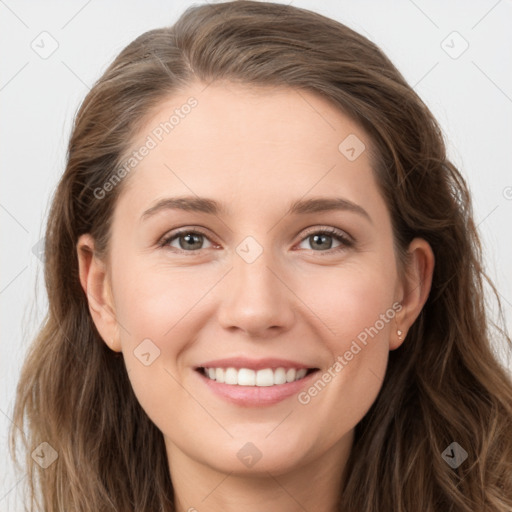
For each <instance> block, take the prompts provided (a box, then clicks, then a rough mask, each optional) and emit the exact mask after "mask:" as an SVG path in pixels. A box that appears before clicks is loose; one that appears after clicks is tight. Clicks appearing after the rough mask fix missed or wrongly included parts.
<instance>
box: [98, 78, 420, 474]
mask: <svg viewBox="0 0 512 512" xmlns="http://www.w3.org/2000/svg"><path fill="white" fill-rule="evenodd" d="M203 89H204V85H195V86H192V87H190V89H189V90H187V91H186V92H184V93H183V94H176V95H175V96H173V97H172V98H171V99H169V100H168V101H166V102H165V103H162V104H161V105H160V108H159V109H157V111H156V112H157V113H156V115H154V117H152V118H151V120H150V121H149V122H148V123H147V125H146V126H145V128H144V129H142V130H141V131H140V132H139V135H138V137H137V139H136V140H135V141H134V143H133V151H136V152H137V155H133V153H132V156H133V158H136V160H137V165H136V166H135V167H134V168H133V170H131V171H130V173H129V176H127V177H126V178H124V179H125V180H126V183H123V184H122V186H123V187H124V188H123V191H122V194H121V195H120V197H119V200H118V202H117V205H116V209H115V212H114V217H113V223H112V236H111V240H110V246H109V256H108V263H107V266H106V274H105V277H106V279H105V281H104V285H105V286H104V288H103V290H104V291H105V290H108V293H107V291H105V293H99V295H102V296H103V297H105V304H104V306H103V309H104V310H105V311H106V310H107V309H108V310H110V308H111V310H112V312H113V314H114V315H115V318H116V319H117V324H114V322H112V321H111V317H109V315H106V314H104V312H103V313H102V311H101V308H99V309H98V310H97V311H96V312H95V313H94V318H95V321H96V324H97V326H98V328H99V330H100V333H102V336H103V338H104V339H105V340H106V341H107V342H108V343H109V344H110V346H111V347H112V348H114V349H115V350H121V351H122V353H123V356H124V360H125V363H126V367H127V370H128V374H129V378H130V381H131V383H132V386H133V389H134V391H135V394H136V396H137V398H138V400H139V401H140V404H141V406H142V407H143V408H144V410H145V411H146V413H147V414H148V416H149V417H150V418H151V420H152V421H153V422H154V423H155V424H156V425H157V427H158V428H159V429H160V430H161V431H162V433H163V435H164V438H165V442H166V447H167V452H168V455H169V459H170V460H171V464H172V461H173V460H183V459H184V458H186V459H188V460H193V461H194V463H197V464H201V465H203V466H208V467H210V468H214V469H218V470H222V471H226V472H266V471H270V472H272V474H279V473H280V472H285V471H287V470H289V469H290V468H294V467H295V468H297V467H300V466H303V465H305V464H308V463H313V462H314V461H315V460H319V459H322V460H323V461H324V463H325V464H326V467H329V466H330V465H332V464H334V465H335V462H334V461H336V460H339V458H340V456H342V454H343V453H345V454H346V453H348V452H347V450H349V449H350V446H351V443H352V440H353V438H352V436H353V429H354V427H355V425H356V424H357V423H358V422H359V421H360V420H361V419H362V418H363V416H364V415H365V413H366V412H367V411H368V409H369V408H370V406H371V405H372V403H373V402H374V400H375V399H376V397H377V394H378V393H379V390H380V388H381V385H382V381H383V378H384V374H385V370H386V365H387V361H388V353H389V350H390V349H394V348H396V347H397V346H398V345H399V344H400V343H401V341H400V340H399V338H398V335H397V330H398V329H401V330H402V331H403V336H405V332H406V330H407V328H408V327H409V326H410V324H411V323H412V321H413V318H412V317H411V315H413V316H414V315H415V314H417V313H418V312H419V308H420V306H418V305H417V306H414V305H412V306H411V305H408V304H409V303H408V302H407V301H410V300H412V299H411V297H413V296H416V295H415V294H414V293H413V294H412V295H411V294H408V293H407V290H408V288H407V285H406V284H404V283H403V282H402V281H401V280H400V279H399V277H398V268H397V260H396V258H395V253H394V249H393V236H392V228H391V220H390V215H389V212H388V210H387V208H386V205H385V203H384V200H383V198H382V196H381V194H380V192H379V190H378V188H377V184H376V181H375V178H374V175H373V173H372V168H371V162H370V155H369V145H370V141H369V139H368V137H367V134H366V133H365V132H364V131H362V129H361V128H360V127H359V126H358V125H356V124H355V123H354V122H352V121H351V120H350V119H349V118H348V117H346V116H345V115H343V114H342V113H341V112H340V111H339V110H338V109H336V108H334V107H333V106H331V105H330V104H329V103H328V102H327V101H325V100H324V99H322V98H320V97H318V96H316V95H313V94H310V93H307V92H303V91H300V92H299V91H295V90H285V89H283V90H279V91H276V90H270V89H254V88H249V87H242V86H240V85H235V84H230V83H224V84H219V83H217V84H212V85H210V86H208V87H207V88H205V89H204V90H203ZM190 97H194V98H195V101H189V103H188V105H192V106H191V107H190V108H186V107H185V108H183V106H184V105H186V104H187V100H188V99H189V98H190ZM176 109H177V110H176ZM173 115H174V118H173V119H172V120H171V121H170V122H169V119H170V118H171V116H173ZM178 119H179V120H178ZM166 122H167V123H168V124H165V123H166ZM143 146H145V147H146V148H147V150H141V149H140V148H142V147H143ZM132 164H133V161H132ZM117 186H120V185H117ZM107 189H108V186H107ZM106 193H109V192H108V191H107V192H106ZM178 199H179V201H178ZM178 231H179V233H180V234H179V233H178ZM325 231H327V232H325ZM98 268H99V266H98ZM97 275H99V274H97ZM99 289H101V287H100V288H99ZM91 290H92V288H91ZM91 290H90V292H91V293H92V291H91ZM420 299H421V297H420V298H419V299H418V300H419V301H420V302H421V300H420ZM97 300H98V303H101V301H102V300H103V299H102V298H101V297H97ZM400 303H402V304H400ZM415 307H416V309H414V308H415ZM98 311H99V312H98ZM411 311H412V313H411ZM116 325H117V328H116V327H115V326H116ZM205 368H206V370H205ZM228 368H230V369H229V370H228ZM208 369H209V370H208ZM297 370H298V371H297ZM301 370H302V371H301ZM306 372H307V373H306ZM304 373H306V376H304ZM205 374H208V375H205ZM210 377H214V378H215V380H213V379H212V378H210ZM294 379H298V380H294ZM223 380H224V381H226V380H227V383H226V382H222V381H223ZM283 381H286V382H285V383H283ZM256 384H259V385H256Z"/></svg>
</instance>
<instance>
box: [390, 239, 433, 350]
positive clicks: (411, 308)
mask: <svg viewBox="0 0 512 512" xmlns="http://www.w3.org/2000/svg"><path fill="white" fill-rule="evenodd" d="M407 252H408V262H407V265H406V268H405V272H404V278H403V282H402V284H401V287H400V295H401V297H402V299H401V300H399V302H400V303H401V305H402V309H401V310H400V311H399V312H398V313H397V314H396V316H395V319H396V331H395V332H393V333H392V335H391V339H390V342H389V349H390V350H395V349H397V348H398V347H399V346H400V345H401V344H402V343H403V342H404V340H405V337H406V335H407V332H408V331H409V329H410V328H411V325H412V324H413V323H414V321H415V320H416V318H418V316H419V314H420V313H421V310H422V309H423V306H424V305H425V302H427V298H428V295H429V293H430V288H431V286H432V275H433V273H434V264H435V258H434V253H433V251H432V248H431V247H430V244H429V243H428V242H427V241H426V240H423V238H415V239H414V240H413V241H412V242H411V243H410V244H409V248H408V251H407ZM399 299H400V297H399ZM398 331H401V335H399V334H398Z"/></svg>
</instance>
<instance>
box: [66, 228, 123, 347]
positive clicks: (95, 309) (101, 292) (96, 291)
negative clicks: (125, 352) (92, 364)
mask: <svg viewBox="0 0 512 512" xmlns="http://www.w3.org/2000/svg"><path fill="white" fill-rule="evenodd" d="M76 250H77V256H78V266H79V276H80V284H81V285H82V289H83V290H84V292H85V295H86V296H87V302H88V304H89V312H90V314H91V317H92V320H93V322H94V325H95V326H96V328H97V330H98V332H99V333H100V336H101V337H102V338H103V340H104V341H105V343H106V344H107V345H108V346H109V347H110V348H111V349H112V350H114V351H116V352H120V351H121V346H120V341H119V329H118V323H117V320H116V314H115V307H114V301H113V297H112V290H111V285H110V279H109V275H108V271H107V266H106V264H105V262H104V261H103V260H101V259H100V258H99V257H98V255H97V252H96V251H95V242H94V239H93V237H92V236H91V235H90V234H85V235H82V236H80V238H79V239H78V242H77V244H76Z"/></svg>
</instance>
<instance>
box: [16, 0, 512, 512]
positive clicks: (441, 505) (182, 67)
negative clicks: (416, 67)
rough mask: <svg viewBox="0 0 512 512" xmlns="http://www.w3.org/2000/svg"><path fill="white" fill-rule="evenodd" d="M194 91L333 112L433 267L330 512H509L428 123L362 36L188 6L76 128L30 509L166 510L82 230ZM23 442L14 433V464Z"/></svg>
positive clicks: (59, 211)
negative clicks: (80, 245) (341, 117)
mask: <svg viewBox="0 0 512 512" xmlns="http://www.w3.org/2000/svg"><path fill="white" fill-rule="evenodd" d="M197 80H200V81H202V82H204V83H205V84H208V83H211V82H212V81H216V80H229V81H232V82H237V83H242V84H251V85H255V86H257V85H261V86H268V87H273V88H275V87H288V88H294V89H297V90H304V91H309V92H313V93H316V94H319V95H321V96H322V97H324V98H327V99H328V100H330V101H331V102H332V104H333V105H335V106H337V107H338V108H339V109H340V110H342V111H343V112H344V113H345V114H347V115H349V116H351V117H352V118H353V119H354V120H355V121H356V122H358V123H359V124H360V125H361V126H362V127H363V128H364V129H365V130H366V131H367V133H368V134H369V136H370V138H371V140H372V142H373V144H374V145H375V148H377V154H378V158H377V161H376V163H375V168H374V172H375V176H376V179H377V182H378V185H379V187H380V190H381V192H382V194H383V197H384V198H385V200H386V203H387V206H388V208H389V211H390V214H391V218H392V224H393V230H394V237H395V244H396V248H397V254H398V255H399V259H401V258H402V257H403V256H404V255H405V254H406V250H407V246H408V243H409V242H410V241H411V240H412V239H413V238H414V237H422V238H424V239H425V240H427V241H428V242H429V243H430V245H431V247H432V249H433V252H434V255H435V259H436V265H435V271H434V275H433V282H432V289H431V293H430V295H429V298H428V300H427V302H426V305H425V306H424V308H423V310H422V312H421V314H420V316H419V318H418V319H417V320H416V322H415V323H414V325H413V326H412V328H411V330H410V331H409V333H408V335H407V339H406V340H405V342H404V343H403V344H402V345H401V346H400V348H398V349H397V350H394V351H392V352H391V353H390V357H389V363H388V368H387V373H386V376H385V380H384V383H383V386H382V389H381V392H380V393H379V395H378V397H377V399H376V401H375V402H374V404H373V405H372V407H371V409H370V410H369V412H368V413H367V414H366V416H365V417H364V418H363V419H362V420H361V421H360V423H359V424H358V425H357V427H356V431H355V439H354V445H353V448H352V451H351V454H350V458H349V461H348V465H347V479H346V481H345V482H344V483H343V488H342V489H340V493H341V495H342V500H341V502H340V504H339V510H343V511H344V512H404V511H411V510H421V511H422V512H431V511H432V512H433V511H443V512H444V511H448V510H450V511H460V512H463V511H464V512H474V511H475V510H486V511H489V512H505V511H506V510H508V511H509V510H511V509H512V383H511V379H510V376H509V375H508V374H507V373H506V371H505V369H504V368H503V367H502V366H501V365H500V363H499V361H498V360H497V359H496V357H495V355H494V353H493V349H492V345H491V338H492V336H491V335H492V332H496V331H492V332H491V329H492V324H491V322H490V320H489V319H488V318H487V316H486V310H485V300H484V291H485V290H484V285H485V284H486V283H488V284H489V285H490V290H491V291H493V292H494V295H496V300H497V303H498V306H499V297H498V296H497V294H496V290H495V288H494V287H493V286H492V284H491V283H490V281H489V280H488V279H487V277H486V275H485V273H484V271H483V268H482V263H481V246H480V242H479V239H478V235H477V230H476V227H475V224H474V221H473V214H472V207H471V200H470V195H469V191H468V188H467V185H466V183H465V181H464V179H463V177H462V176H461V174H460V173H459V172H458V170H457V169H456V168H455V167H454V166H453V165H452V163H451V162H449V161H448V160H447V155H446V149H445V144H444V142H443V137H442V134H441V131H440V129H439V126H438V124H437V123H436V121H435V119H434V118H433V116H432V114H431V113H430V111H429V110H428V108H427V107H426V106H425V104H424V103H423V102H422V101H421V99H420V98H419V97H418V96H417V94H416V93H415V92H414V91H413V89H412V88H411V87H410V86H409V85H408V84H407V83H406V82H405V80H404V78H403V77H402V75H401V74H400V73H399V72H398V71H397V69H396V68H395V67H394V66H393V64H392V63H391V62H390V61H389V60H388V58H387V57H386V56H385V55H383V53H382V52H381V51H380V50H379V48H378V47H376V46H375V45H374V44H373V43H371V42H370V41H368V40H367V39H366V38H364V37H363V36H361V35H359V34H357V33H356V32H354V31H352V30H351V29H349V28H348V27H346V26H344V25H342V24H340V23H338V22H336V21H334V20H331V19H329V18H326V17H324V16H321V15H320V14H316V13H314V12H311V11H308V10H305V9H300V8H296V7H292V6H286V5H279V4H272V3H265V2H253V1H235V2H226V3H219V4H215V5H207V4H205V5H200V6H193V7H190V8H188V9H187V10H186V12H185V13H184V14H183V15H182V16H181V17H180V19H179V20H178V21H177V22H176V23H175V25H174V26H172V27H170V28H163V29H158V30H152V31H149V32H147V33H145V34H143V35H141V36H140V37H138V38H137V39H136V40H135V41H133V42H132V43H131V44H130V45H128V46H127V47H126V48H125V49H124V50H123V51H122V52H121V53H120V55H119V56H118V57H117V58H116V59H115V60H114V62H113V63H112V64H111V65H110V67H109V68H108V69H107V70H106V71H105V73H104V74H103V76H102V77H101V78H100V79H99V80H98V81H97V82H96V84H95V85H94V87H93V88H92V89H91V91H90V92H89V94H88V95H87V97H86V98H85V100H84V102H83V104H82V105H81V108H80V110H79V111H78V113H77V116H76V119H75V122H74V127H73V132H72V135H71V139H70V142H69V148H68V158H67V165H66V169H65V172H64V174H63V176H62V179H61V181H60V183H59V185H58V188H57V190H56V193H55V195H54V197H53V202H52V207H51V211H50V215H49V220H48V225H47V232H46V246H45V282H46V288H47V292H48V298H49V310H48V314H47V317H46V319H45V322H44V324H43V326H42V327H41V330H40V332H39V335H38V336H37V338H36V339H35V340H34V342H33V345H32V347H31V349H30V352H29V354H28V355H27V359H26V362H25V364H24V367H23V369H22V373H21V378H20V380H19V384H18V388H17V397H16V404H15V411H14V422H15V423H16V424H17V425H18V426H20V428H22V429H23V431H24V434H23V435H21V438H22V441H23V445H24V448H25V450H26V466H27V471H28V475H29V478H28V482H29V484H30V496H31V506H33V505H34V504H35V503H39V504H40V507H41V508H42V510H45V511H56V510H73V511H77V512H78V511H80V512H82V511H83V512H85V511H87V512H92V511H94V512H98V511H126V512H127V511H172V510H174V506H173V488H172V482H171V479H170V474H169V468H168V463H167V459H166V451H165V446H164V441H163V436H162V433H161V432H160V431H159V430H158V429H157V427H156V426H155V425H154V424H153V423H152V422H151V420H150V419H149V418H148V417H147V415H146V414H145V412H144V411H143V410H142V408H141V406H140V405H139V403H138V401H137V399H136V397H135V395H134V393H133V391H132V388H131V385H130V381H129V379H128V377H127V373H126V369H125V366H124V362H123V359H122V358H121V357H119V354H117V355H116V354H115V353H113V352H112V351H111V350H110V349H109V348H108V347H107V346H106V344H105V343H104V342H103V341H102V340H101V338H100V336H99V334H98V332H97V331H96V329H95V326H94V324H93V322H92V319H91V316H90V314H89V310H88V304H87V299H86V296H85V294H84V292H83V290H82V288H81V286H80V282H79V279H78V260H77V255H76V243H77V240H78V237H79V236H80V235H82V234H84V233H91V234H92V235H93V236H94V238H95V239H96V241H97V243H98V244H99V246H100V249H103V250H107V249H108V244H107V242H108V238H109V229H110V220H111V218H112V212H113V209H114V207H115V204H116V198H117V197H118V196H119V193H120V192H121V191H122V188H123V182H121V183H120V184H119V185H118V186H116V187H114V188H113V190H111V191H109V192H108V193H107V194H106V195H105V197H102V198H98V197H97V195H98V194H95V193H94V191H95V190H96V189H98V188H101V187H103V185H104V184H105V182H107V181H108V180H109V178H111V176H112V175H113V173H114V172H115V170H116V169H117V168H118V166H119V165H121V163H122V158H123V155H125V154H126V152H127V151H128V149H129V147H130V142H131V141H133V137H134V135H135V134H136V133H137V130H139V129H140V128H141V126H143V123H144V121H145V120H147V117H148V113H149V112H151V111H152V110H154V108H156V107H158V104H159V103H160V102H161V101H162V100H163V99H165V98H167V97H169V96H170V95H172V94H173V93H174V92H176V91H178V90H179V89H182V90H183V89H186V87H187V84H191V83H192V82H194V81H197ZM134 172H136V171H134ZM499 307H500V306H499ZM497 332H499V333H500V336H501V339H503V340H504V342H505V345H506V346H507V348H510V347H511V340H510V338H509V337H508V336H507V335H506V334H505V333H504V332H503V331H497ZM17 434H19V432H18V431H17V429H16V428H13V430H12V432H11V438H10V440H11V449H12V451H13V456H14V451H15V449H16V446H17ZM44 442H47V443H48V444H49V445H50V446H51V447H52V448H53V449H54V450H55V452H56V454H57V455H58V459H57V460H56V461H55V462H54V463H53V464H51V465H50V466H49V467H47V468H46V469H43V468H42V467H41V466H40V465H39V464H36V463H35V462H34V459H33V458H32V457H31V453H32V451H33V450H34V449H35V448H36V447H38V446H39V445H40V444H41V443H44ZM452 442H456V443H458V445H460V446H461V447H462V448H463V449H464V450H465V451H466V452H467V454H468V457H467V459H466V460H465V461H464V463H462V464H460V465H459V466H458V467H457V468H452V467H451V466H450V465H449V464H448V463H447V462H446V460H445V458H443V457H442V454H443V451H444V450H445V449H446V448H447V447H448V446H449V445H450V444H451V443H452ZM43 446H46V445H43ZM52 453H53V452H52Z"/></svg>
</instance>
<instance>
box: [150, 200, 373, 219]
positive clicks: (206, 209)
mask: <svg viewBox="0 0 512 512" xmlns="http://www.w3.org/2000/svg"><path fill="white" fill-rule="evenodd" d="M163 210H185V211H189V212H201V213H208V214H210V215H226V214H227V210H226V209H225V208H224V206H222V205H221V204H220V203H218V202H217V201H215V200H214V199H208V198H206V197H197V196H181V197H168V198H165V199H161V200H160V201H158V202H157V203H156V204H155V205H153V206H152V207H151V208H149V209H147V210H146V211H145V212H144V213H143V214H142V217H141V219H142V220H145V219H147V218H148V217H151V216H153V215H155V214H156V213H158V212H160V211H163ZM328 211H349V212H353V213H357V214H358V215H361V216H362V217H364V218H365V219H366V220H368V221H369V222H370V223H373V221H372V218H371V217H370V215H369V214H368V212H367V211H366V210H365V209H364V208H363V207H361V206H359V205H358V204H356V203H354V202H352V201H349V200H348V199H343V198H341V197H320V198H312V199H299V200H297V201H294V202H293V203H292V204H291V205H290V208H289V209H288V211H287V212H286V214H287V215H288V214H290V215H293V214H308V213H321V212H328Z"/></svg>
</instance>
